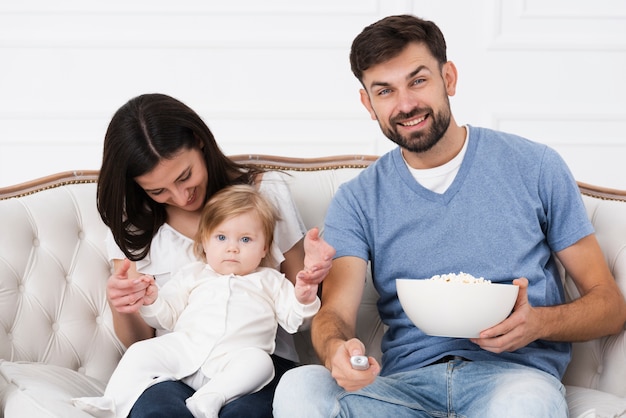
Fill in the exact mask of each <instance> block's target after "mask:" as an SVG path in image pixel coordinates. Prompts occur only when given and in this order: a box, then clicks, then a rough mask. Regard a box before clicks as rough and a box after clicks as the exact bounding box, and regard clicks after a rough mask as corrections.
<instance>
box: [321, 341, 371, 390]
mask: <svg viewBox="0 0 626 418" xmlns="http://www.w3.org/2000/svg"><path fill="white" fill-rule="evenodd" d="M362 355H365V346H364V345H363V343H362V342H361V341H359V340H357V339H356V338H353V339H351V340H348V341H346V342H344V343H341V344H340V345H338V346H337V349H336V350H335V354H334V355H333V356H332V358H331V359H330V365H328V366H329V368H330V373H331V374H332V376H333V377H334V378H335V380H336V381H337V384H338V385H339V386H341V387H342V388H344V389H345V390H347V391H349V392H352V391H355V390H359V389H361V388H363V387H365V386H367V385H369V384H370V383H372V382H374V380H375V379H376V376H378V374H379V373H380V365H379V364H378V362H377V361H376V359H375V358H374V357H369V358H368V360H369V364H370V365H369V368H368V369H367V370H355V369H354V368H353V367H352V364H351V363H350V357H352V356H362Z"/></svg>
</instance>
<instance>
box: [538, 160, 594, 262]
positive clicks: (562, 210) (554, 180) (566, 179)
mask: <svg viewBox="0 0 626 418" xmlns="http://www.w3.org/2000/svg"><path fill="white" fill-rule="evenodd" d="M539 181H540V185H539V186H540V187H539V193H540V194H541V200H542V202H543V205H544V210H545V213H546V215H547V220H548V222H547V225H546V238H547V241H548V245H550V248H551V249H552V250H553V251H555V252H556V251H561V250H564V249H565V248H567V247H569V246H571V245H573V244H575V243H576V242H577V241H579V240H580V239H582V238H584V237H586V236H588V235H590V234H592V233H593V232H594V230H593V225H592V224H591V222H590V221H589V218H588V216H587V211H586V209H585V205H584V203H583V200H582V196H581V194H580V189H579V188H578V185H577V183H576V180H575V179H574V176H573V175H572V173H571V172H570V170H569V168H568V167H567V165H566V163H565V161H563V159H562V158H561V156H560V155H559V154H558V153H557V152H556V151H554V150H553V149H551V148H546V152H545V154H544V158H543V161H542V167H541V175H540V179H539Z"/></svg>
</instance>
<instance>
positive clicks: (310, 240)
mask: <svg viewBox="0 0 626 418" xmlns="http://www.w3.org/2000/svg"><path fill="white" fill-rule="evenodd" d="M334 256H335V249H334V248H333V247H331V246H330V245H329V244H328V243H327V242H326V241H324V239H323V238H322V237H320V235H319V229H318V228H311V229H310V230H309V231H308V232H307V233H306V235H305V237H304V269H303V270H301V271H300V272H299V273H298V279H299V280H302V281H303V282H305V283H308V284H311V285H317V284H319V283H321V282H322V280H324V278H325V277H326V276H327V275H328V272H329V271H330V267H331V266H332V262H333V257H334Z"/></svg>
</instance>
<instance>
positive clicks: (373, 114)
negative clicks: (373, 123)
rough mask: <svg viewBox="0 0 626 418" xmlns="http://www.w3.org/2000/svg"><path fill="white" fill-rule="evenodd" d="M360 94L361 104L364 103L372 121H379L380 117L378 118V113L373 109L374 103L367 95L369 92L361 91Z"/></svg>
mask: <svg viewBox="0 0 626 418" xmlns="http://www.w3.org/2000/svg"><path fill="white" fill-rule="evenodd" d="M359 94H360V95H361V103H363V106H365V108H366V109H367V111H368V112H369V114H370V117H371V118H372V120H378V117H377V116H376V112H374V108H373V107H372V102H371V101H370V96H369V94H367V91H366V90H365V89H360V90H359Z"/></svg>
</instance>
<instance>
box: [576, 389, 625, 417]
mask: <svg viewBox="0 0 626 418" xmlns="http://www.w3.org/2000/svg"><path fill="white" fill-rule="evenodd" d="M566 389H567V392H566V395H565V398H566V399H567V406H568V407H569V416H570V417H571V418H617V417H626V399H624V398H620V397H619V396H615V395H613V394H610V393H606V392H601V391H599V390H594V389H588V388H582V387H578V386H566Z"/></svg>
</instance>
